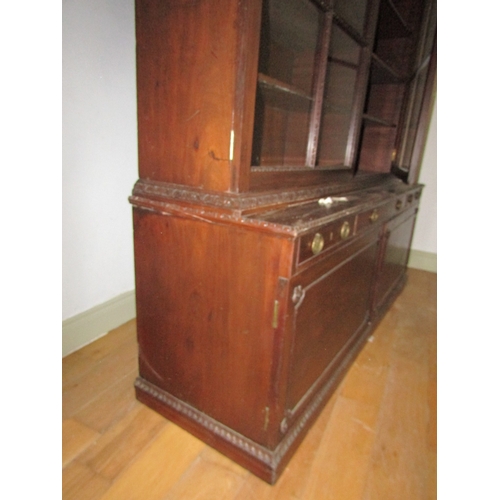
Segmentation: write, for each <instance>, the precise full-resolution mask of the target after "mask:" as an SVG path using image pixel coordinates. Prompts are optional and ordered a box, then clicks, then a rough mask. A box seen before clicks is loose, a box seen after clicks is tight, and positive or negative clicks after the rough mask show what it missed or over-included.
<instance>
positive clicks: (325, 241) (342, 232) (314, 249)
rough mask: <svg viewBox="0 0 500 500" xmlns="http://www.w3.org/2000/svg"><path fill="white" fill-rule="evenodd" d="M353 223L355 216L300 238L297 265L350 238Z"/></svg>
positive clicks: (347, 217) (352, 233) (337, 221)
mask: <svg viewBox="0 0 500 500" xmlns="http://www.w3.org/2000/svg"><path fill="white" fill-rule="evenodd" d="M355 222H356V216H355V215H349V216H346V217H342V218H340V219H338V220H336V221H335V222H332V223H331V224H329V225H328V226H324V227H322V228H321V229H318V230H317V231H314V232H311V233H308V234H306V235H304V236H302V237H301V238H300V242H299V259H298V261H299V264H300V263H302V262H304V261H306V260H308V259H310V258H312V257H314V256H316V255H318V254H320V253H322V252H324V251H325V250H327V249H329V248H332V247H334V246H335V245H337V244H339V243H342V242H344V241H347V240H349V239H350V238H352V237H353V236H354V234H355V231H354V230H355Z"/></svg>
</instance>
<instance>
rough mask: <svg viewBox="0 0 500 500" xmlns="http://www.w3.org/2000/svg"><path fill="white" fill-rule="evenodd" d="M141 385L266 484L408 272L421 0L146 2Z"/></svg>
mask: <svg viewBox="0 0 500 500" xmlns="http://www.w3.org/2000/svg"><path fill="white" fill-rule="evenodd" d="M136 30H137V34H136V38H137V82H138V86H137V92H138V126H139V136H138V140H139V180H138V181H137V183H136V185H135V186H134V189H133V193H132V196H131V197H130V202H131V203H132V205H133V216H134V245H135V270H136V300H137V329H138V343H139V377H138V379H137V381H136V384H135V387H136V394H137V397H138V399H139V400H140V401H142V402H144V403H145V404H147V405H148V406H150V407H151V408H153V409H155V410H156V411H158V412H159V413H161V414H162V415H164V416H165V417H167V418H169V419H171V420H173V421H174V422H176V423H178V424H179V425H181V426H183V427H184V428H186V429H187V430H189V431H190V432H192V433H193V434H194V435H196V436H198V437H200V438H201V439H203V440H204V441H205V442H207V443H208V444H210V445H211V446H213V447H215V448H216V449H218V450H220V451H221V452H222V453H224V454H226V455H227V456H229V457H231V458H232V459H234V460H235V461H237V462H238V463H240V464H242V465H243V466H244V467H247V468H248V469H249V470H250V471H252V472H253V473H254V474H256V475H258V476H259V477H261V478H262V479H264V480H266V481H268V482H270V483H274V482H275V481H276V479H277V478H278V477H279V474H280V473H281V472H282V471H283V469H284V467H285V466H286V464H287V462H288V461H289V459H290V458H291V456H292V455H293V452H294V450H295V449H296V448H297V446H298V445H299V444H300V442H301V440H302V438H303V437H304V435H305V433H306V432H307V430H308V429H309V427H310V426H311V425H312V423H313V421H314V419H315V418H316V416H317V415H318V413H319V412H320V410H321V408H322V407H323V406H324V404H326V402H327V400H328V398H329V396H330V395H331V394H332V392H333V391H334V390H335V387H336V386H337V384H338V383H339V382H340V380H341V378H342V376H343V374H344V373H345V372H346V370H347V369H348V367H349V366H350V364H351V362H352V361H353V360H354V358H355V356H356V354H357V353H358V352H359V350H360V349H361V348H362V346H363V344H364V341H365V340H366V338H367V336H368V335H369V334H370V333H371V332H372V331H373V329H374V327H375V326H376V324H377V322H378V321H379V319H380V318H381V317H382V316H383V314H384V312H385V311H386V310H387V308H388V307H390V304H391V303H392V301H393V300H394V298H395V296H396V294H397V293H398V291H399V290H400V289H401V287H402V286H403V284H404V280H405V271H406V265H407V260H408V255H409V249H410V245H411V238H412V233H413V227H414V222H415V218H416V213H417V211H418V203H419V198H420V196H421V192H422V186H421V185H418V184H416V183H415V180H416V179H417V177H418V168H419V163H420V160H421V154H422V147H423V142H424V138H425V134H426V129H427V125H428V123H427V122H428V119H429V106H430V104H431V101H432V89H433V82H434V74H435V50H436V49H435V32H436V22H435V5H434V4H433V2H432V1H420V0H399V1H397V0H380V1H378V0H336V1H330V0H198V1H194V2H193V1H188V0H170V1H168V0H136Z"/></svg>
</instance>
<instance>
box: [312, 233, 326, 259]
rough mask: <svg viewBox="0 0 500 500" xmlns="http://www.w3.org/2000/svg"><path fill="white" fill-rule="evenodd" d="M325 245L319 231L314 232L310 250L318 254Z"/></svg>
mask: <svg viewBox="0 0 500 500" xmlns="http://www.w3.org/2000/svg"><path fill="white" fill-rule="evenodd" d="M324 246H325V239H324V238H323V235H322V234H321V233H316V234H315V235H314V238H313V240H312V242H311V250H312V253H313V254H314V255H316V254H318V253H319V252H321V250H323V247H324Z"/></svg>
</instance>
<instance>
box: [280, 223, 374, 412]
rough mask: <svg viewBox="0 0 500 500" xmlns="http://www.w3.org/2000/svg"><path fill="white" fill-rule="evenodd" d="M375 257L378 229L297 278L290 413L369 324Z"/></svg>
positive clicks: (316, 387) (299, 406)
mask: <svg viewBox="0 0 500 500" xmlns="http://www.w3.org/2000/svg"><path fill="white" fill-rule="evenodd" d="M376 258H377V237H376V232H374V233H372V234H371V235H368V236H365V237H363V238H362V239H358V240H357V241H355V242H353V243H352V244H350V245H347V246H345V247H344V248H342V249H340V250H339V251H337V252H336V253H334V254H333V255H332V256H331V257H329V258H328V259H326V260H324V261H322V262H320V263H318V264H316V265H314V266H312V267H310V268H309V269H308V270H306V271H304V272H302V273H300V274H299V275H298V276H296V278H295V279H293V280H292V283H291V294H292V297H291V301H292V303H293V305H292V307H291V315H292V316H293V347H292V353H291V362H290V373H289V382H288V389H287V409H288V414H289V416H293V414H295V412H297V411H298V410H299V409H300V408H301V407H302V406H303V404H304V403H306V402H307V401H308V400H309V399H310V398H309V397H308V396H310V395H312V394H313V393H314V392H315V390H316V389H318V388H319V387H320V386H321V385H322V383H323V382H325V381H326V380H328V378H329V376H330V375H331V374H332V373H333V372H334V370H335V368H336V367H337V366H338V365H339V363H340V362H341V361H342V357H343V354H345V353H346V352H347V351H348V349H349V347H350V346H351V345H352V344H353V343H354V341H355V340H356V339H357V338H358V337H359V335H360V334H361V331H362V330H363V328H364V327H365V326H366V324H367V321H368V311H369V304H370V299H371V288H372V279H373V275H374V270H375V264H376Z"/></svg>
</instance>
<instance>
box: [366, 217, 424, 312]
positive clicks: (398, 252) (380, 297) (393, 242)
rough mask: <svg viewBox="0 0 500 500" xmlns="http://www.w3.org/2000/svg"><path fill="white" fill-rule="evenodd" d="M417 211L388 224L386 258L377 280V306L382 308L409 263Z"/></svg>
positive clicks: (385, 242) (385, 246) (385, 237)
mask: <svg viewBox="0 0 500 500" xmlns="http://www.w3.org/2000/svg"><path fill="white" fill-rule="evenodd" d="M415 215H416V212H415V211H413V210H412V211H411V213H408V212H407V213H405V214H401V215H400V216H399V217H397V218H396V219H394V220H393V221H392V222H391V223H389V224H388V226H387V230H386V234H385V235H384V237H383V243H382V244H383V245H384V250H383V251H384V256H383V260H382V264H381V268H380V275H379V278H378V280H377V291H376V296H375V301H376V302H375V306H376V307H380V306H382V305H383V303H384V302H385V300H386V298H387V297H388V296H389V294H390V292H391V291H392V290H393V289H394V288H395V287H396V285H397V284H398V282H399V280H400V279H401V278H402V277H403V275H404V273H405V271H406V264H407V263H408V256H409V253H410V245H411V238H412V235H413V227H414V225H415Z"/></svg>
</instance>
